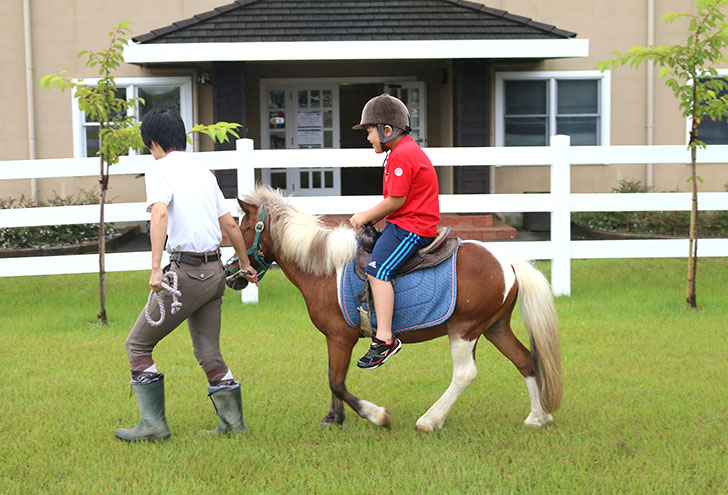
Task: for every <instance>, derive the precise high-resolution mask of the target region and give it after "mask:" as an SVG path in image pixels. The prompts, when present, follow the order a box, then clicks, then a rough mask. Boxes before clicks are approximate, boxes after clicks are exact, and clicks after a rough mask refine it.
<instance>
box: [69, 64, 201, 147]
mask: <svg viewBox="0 0 728 495" xmlns="http://www.w3.org/2000/svg"><path fill="white" fill-rule="evenodd" d="M96 81H98V79H96V80H94V79H84V83H86V84H90V85H93V84H94V83H95V82H96ZM115 81H116V86H117V96H119V97H125V98H127V99H129V98H132V97H138V98H143V99H144V102H145V104H144V105H142V106H140V108H138V109H137V110H136V112H135V113H136V114H137V117H138V119H139V120H141V119H142V117H144V115H145V114H146V113H147V112H148V111H149V110H151V109H152V108H170V109H172V110H175V111H177V112H178V113H179V114H180V115H181V116H182V120H183V121H184V123H185V128H187V129H189V128H191V127H192V125H193V124H192V82H191V80H190V78H189V77H140V78H115ZM73 143H74V145H73V156H75V157H89V156H96V153H97V152H98V151H99V124H98V122H94V121H93V120H91V119H89V118H88V117H86V115H85V114H84V113H83V112H81V111H80V110H79V109H78V102H77V100H76V99H75V98H74V99H73ZM147 152H148V151H147ZM132 153H134V152H132Z"/></svg>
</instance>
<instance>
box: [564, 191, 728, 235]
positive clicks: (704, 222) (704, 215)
mask: <svg viewBox="0 0 728 495" xmlns="http://www.w3.org/2000/svg"><path fill="white" fill-rule="evenodd" d="M726 188H728V185H726ZM612 192H615V193H645V192H648V190H647V188H646V187H645V186H643V185H642V183H641V182H640V181H630V180H626V179H625V180H621V181H619V186H618V187H614V188H612ZM572 220H573V221H574V222H575V223H577V224H580V225H583V226H586V227H588V228H590V229H594V230H602V231H607V232H626V233H631V234H642V235H664V236H680V237H686V236H687V234H688V231H689V229H690V212H689V211H614V212H610V211H607V212H578V213H574V214H573V215H572ZM698 231H699V234H700V235H701V236H705V237H721V236H726V235H728V211H701V212H700V213H699V215H698Z"/></svg>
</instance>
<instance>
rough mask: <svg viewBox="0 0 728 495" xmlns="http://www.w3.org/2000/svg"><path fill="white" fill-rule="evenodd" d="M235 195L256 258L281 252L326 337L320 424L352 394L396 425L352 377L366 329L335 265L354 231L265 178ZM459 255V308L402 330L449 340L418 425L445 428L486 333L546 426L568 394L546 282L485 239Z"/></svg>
mask: <svg viewBox="0 0 728 495" xmlns="http://www.w3.org/2000/svg"><path fill="white" fill-rule="evenodd" d="M238 202H239V203H240V206H241V208H242V209H243V212H244V216H243V217H242V219H241V224H240V229H241V231H242V233H243V237H244V238H245V243H246V245H247V246H252V247H251V248H250V258H251V262H252V263H253V266H255V267H256V269H262V268H263V267H264V266H265V265H266V264H268V263H271V262H274V261H275V262H276V263H277V264H278V266H279V267H280V268H281V270H283V273H284V274H285V275H286V277H288V279H289V280H290V281H291V282H292V283H293V284H294V285H295V286H296V287H297V288H298V290H300V291H301V294H303V298H304V300H305V301H306V306H307V308H308V313H309V316H310V318H311V321H312V322H313V324H314V325H315V326H316V328H318V329H319V330H320V331H321V333H323V334H324V335H325V337H326V345H327V347H328V355H329V386H330V387H331V392H332V400H331V410H330V411H329V413H328V414H327V415H326V416H325V417H324V418H323V419H322V420H321V424H341V423H343V422H344V404H343V403H344V402H346V403H347V404H348V405H349V406H350V407H351V408H352V409H353V410H354V411H355V412H356V413H357V414H359V415H360V416H362V417H363V418H366V419H368V420H370V421H372V422H373V423H374V424H376V425H379V426H384V427H387V428H390V427H391V420H390V415H389V412H388V411H387V410H386V409H385V408H383V407H380V406H377V405H375V404H373V403H371V402H369V401H366V400H364V399H360V398H358V397H356V396H355V395H353V394H352V393H351V392H349V390H347V388H346V383H345V380H346V373H347V371H348V369H349V363H350V361H351V353H352V349H353V347H354V345H355V344H356V342H357V340H358V339H359V338H360V337H361V335H360V332H359V329H356V328H353V327H351V326H349V325H348V324H347V323H346V321H345V320H344V317H343V315H342V312H341V309H340V308H339V303H338V291H337V276H338V274H337V272H339V271H340V269H341V267H342V266H343V265H344V263H345V262H346V261H347V260H349V259H350V258H351V257H352V256H354V254H355V251H356V236H355V232H354V231H353V230H352V229H349V228H347V227H345V226H343V225H342V226H339V227H337V228H334V229H332V228H328V227H326V226H325V225H324V224H323V222H322V221H321V220H320V219H319V217H317V216H314V215H310V214H308V213H305V212H302V211H301V210H299V209H297V208H296V207H294V206H292V205H290V204H288V203H287V202H286V200H285V199H284V198H283V197H282V196H281V195H280V193H279V192H277V191H275V190H273V189H271V188H269V187H267V186H258V187H257V188H256V189H255V191H253V192H252V193H251V194H249V195H247V196H245V198H244V199H243V200H238ZM256 226H257V227H256ZM256 234H257V236H256ZM457 256H458V258H457V275H458V291H457V292H458V293H457V301H456V305H455V310H454V312H453V313H452V316H451V317H450V318H449V319H448V320H447V321H446V322H445V323H442V324H440V325H437V326H433V327H429V328H424V329H420V330H413V331H408V332H403V333H401V334H399V335H398V336H399V338H400V340H401V341H402V343H404V344H410V343H414V342H422V341H425V340H430V339H434V338H436V337H441V336H443V335H447V336H448V338H449V339H450V350H451V354H452V360H453V376H452V382H451V383H450V386H449V387H448V388H447V390H446V391H445V393H444V394H443V395H442V397H440V399H439V400H438V401H437V402H435V404H434V405H433V406H432V407H430V409H429V410H428V411H427V412H426V413H425V414H423V415H422V416H421V417H420V418H419V419H418V420H417V423H416V429H417V430H419V431H422V432H431V431H433V430H434V429H435V428H442V426H443V424H444V422H445V418H446V417H447V414H448V412H449V411H450V408H451V407H452V406H453V404H454V403H455V401H456V400H457V399H458V397H459V396H460V394H462V392H463V391H464V390H465V389H466V388H467V387H468V385H470V383H471V382H472V381H473V379H474V378H475V376H476V374H477V369H476V366H475V346H476V344H477V342H478V339H479V338H480V336H481V335H485V338H486V339H488V340H489V341H490V342H491V343H493V345H495V346H496V348H498V350H499V351H501V352H502V353H503V355H505V356H506V357H507V358H508V359H510V360H511V361H512V362H513V364H514V365H515V366H516V368H517V369H518V371H519V372H520V373H521V375H523V377H524V378H525V380H526V388H527V389H528V394H529V396H530V399H531V412H530V414H529V415H528V417H527V418H526V420H525V421H524V423H525V424H526V425H529V426H542V425H544V424H546V423H548V422H550V421H553V416H552V414H551V413H553V412H554V411H556V410H557V409H558V408H559V405H560V402H561V393H562V389H561V349H560V342H559V333H558V322H557V317H556V311H555V309H554V301H553V295H552V293H551V289H550V287H549V284H548V282H547V281H546V279H545V278H544V276H543V275H542V274H541V273H540V272H539V271H538V270H536V269H535V268H533V267H532V266H531V264H530V263H528V262H525V261H515V262H509V261H506V260H504V259H502V258H500V257H497V256H495V255H494V254H493V253H491V252H490V251H488V249H486V248H485V247H484V245H483V244H481V243H479V242H474V241H465V242H463V244H462V245H461V246H460V249H459V250H458V253H457ZM256 265H257V266H256ZM517 297H520V299H521V313H522V315H523V320H524V323H525V326H526V329H527V331H528V334H529V336H530V347H531V351H530V352H529V350H528V349H527V348H526V347H524V346H523V344H521V342H520V341H519V340H518V339H517V338H516V337H515V335H514V334H513V331H512V330H511V326H510V319H511V313H512V312H513V308H514V307H515V304H516V298H517Z"/></svg>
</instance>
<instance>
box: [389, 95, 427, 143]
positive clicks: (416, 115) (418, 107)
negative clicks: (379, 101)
mask: <svg viewBox="0 0 728 495" xmlns="http://www.w3.org/2000/svg"><path fill="white" fill-rule="evenodd" d="M384 87H385V89H386V92H387V93H389V94H390V95H392V96H396V97H397V98H399V99H400V100H402V103H404V104H405V105H407V110H409V114H410V127H411V128H412V131H411V132H410V136H412V139H414V140H415V141H417V144H419V145H420V146H421V147H423V148H424V147H426V146H427V125H426V122H427V119H426V118H425V115H427V101H426V99H425V83H424V82H422V81H407V82H398V83H386V84H385V85H384Z"/></svg>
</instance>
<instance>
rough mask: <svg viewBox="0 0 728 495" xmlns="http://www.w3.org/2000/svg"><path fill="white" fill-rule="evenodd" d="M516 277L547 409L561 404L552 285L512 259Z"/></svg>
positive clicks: (559, 348) (557, 330) (558, 349)
mask: <svg viewBox="0 0 728 495" xmlns="http://www.w3.org/2000/svg"><path fill="white" fill-rule="evenodd" d="M512 266H513V270H514V271H515V273H516V280H517V281H518V297H519V299H520V301H521V315H522V316H523V321H524V323H525V325H526V330H527V331H528V335H529V337H530V340H531V355H532V356H533V363H534V367H535V368H536V382H537V383H538V388H539V395H540V396H541V406H542V407H543V408H544V410H545V411H546V412H547V413H553V412H555V411H556V410H557V409H558V408H559V406H560V405H561V394H562V387H561V341H560V338H559V322H558V318H557V316H556V309H555V308H554V296H553V294H552V292H551V287H550V285H549V283H548V281H547V280H546V278H545V277H544V276H543V274H542V273H541V272H540V271H538V270H536V269H535V268H534V267H533V266H532V265H531V263H529V262H527V261H517V262H514V263H512Z"/></svg>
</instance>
